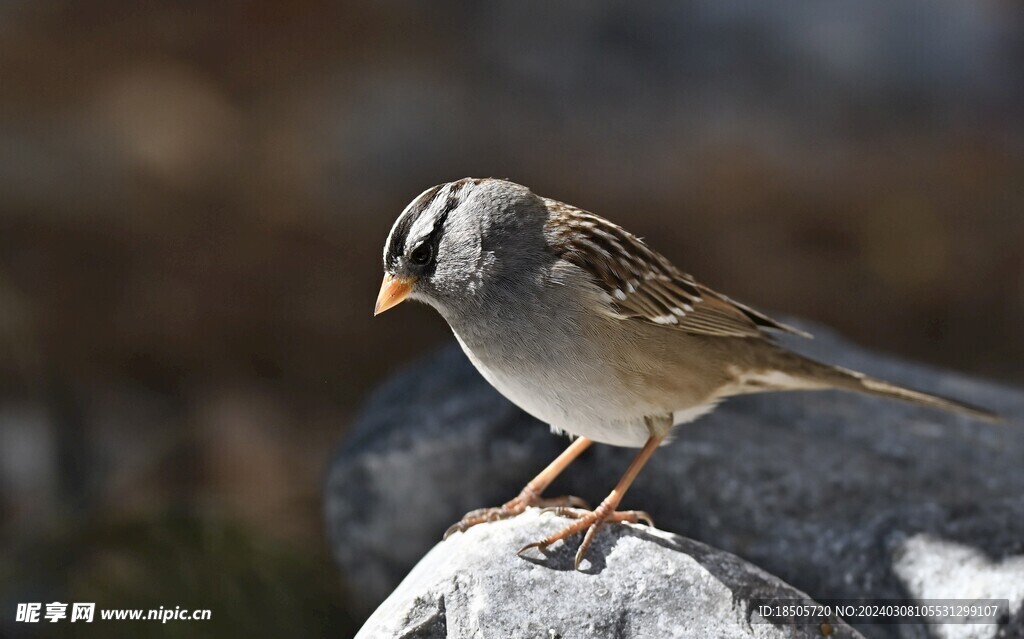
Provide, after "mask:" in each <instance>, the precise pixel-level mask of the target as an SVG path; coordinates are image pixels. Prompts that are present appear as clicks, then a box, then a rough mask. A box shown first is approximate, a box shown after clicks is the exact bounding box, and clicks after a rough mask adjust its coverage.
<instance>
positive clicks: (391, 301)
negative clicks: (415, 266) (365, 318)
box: [373, 273, 416, 316]
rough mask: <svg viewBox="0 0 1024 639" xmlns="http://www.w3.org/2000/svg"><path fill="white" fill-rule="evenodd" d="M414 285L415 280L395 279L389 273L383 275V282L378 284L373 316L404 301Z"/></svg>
mask: <svg viewBox="0 0 1024 639" xmlns="http://www.w3.org/2000/svg"><path fill="white" fill-rule="evenodd" d="M415 283H416V282H415V280H406V279H402V278H398V277H395V276H394V275H392V274H391V273H385V274H384V281H383V282H381V283H380V293H378V294H377V305H376V306H374V307H373V314H374V316H377V315H380V314H381V313H383V312H384V311H386V310H388V309H389V308H393V307H395V306H398V305H399V304H401V303H402V302H403V301H405V298H407V297H409V293H410V292H412V285H413V284H415Z"/></svg>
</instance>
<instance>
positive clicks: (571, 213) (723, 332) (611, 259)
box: [544, 198, 810, 337]
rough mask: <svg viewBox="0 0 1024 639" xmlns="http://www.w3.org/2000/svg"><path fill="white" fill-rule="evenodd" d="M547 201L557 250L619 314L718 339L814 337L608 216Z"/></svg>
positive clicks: (553, 240)
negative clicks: (743, 300)
mask: <svg viewBox="0 0 1024 639" xmlns="http://www.w3.org/2000/svg"><path fill="white" fill-rule="evenodd" d="M544 203H545V204H546V205H547V207H548V210H550V211H551V212H552V213H553V214H554V215H552V217H551V219H550V220H549V221H548V226H547V233H548V237H549V238H550V241H551V246H552V248H553V249H554V250H555V252H556V253H557V254H558V255H559V257H561V258H562V259H564V260H566V261H567V262H570V263H572V264H575V265H576V266H579V267H580V268H582V269H584V270H585V271H587V272H588V273H590V274H591V275H592V276H593V277H594V280H595V281H596V282H597V284H598V285H599V286H600V287H601V289H602V290H603V291H604V292H605V294H606V295H607V299H606V300H605V301H607V302H608V304H609V309H610V310H611V312H612V313H613V314H614V315H615V316H616V317H620V318H622V319H634V320H639V321H646V322H651V323H653V324H658V325H659V326H665V327H666V328H676V329H680V330H684V331H687V332H689V333H695V334H700V335H713V336H718V337H766V336H767V335H766V334H765V333H764V332H763V330H762V329H766V328H768V329H774V330H779V331H784V332H787V333H794V334H797V335H803V336H805V337H810V336H809V335H808V334H807V333H804V332H803V331H800V330H798V329H795V328H792V327H790V326H787V325H785V324H783V323H781V322H777V321H775V320H773V319H771V318H770V317H768V316H767V315H764V314H763V313H760V312H758V311H756V310H754V309H752V308H749V307H747V306H745V305H743V304H740V303H738V302H735V301H733V300H731V299H729V298H728V297H726V296H724V295H722V294H720V293H717V292H715V291H713V290H712V289H710V288H708V287H706V286H704V285H702V284H700V283H698V282H697V281H696V280H695V279H694V278H693V277H692V276H690V275H688V274H686V273H683V272H682V271H680V270H679V269H677V268H676V267H675V266H673V265H672V263H671V262H669V261H668V260H667V259H666V258H665V257H663V256H662V255H660V254H659V253H657V252H656V251H654V250H652V249H651V248H649V247H648V246H647V245H646V244H644V242H643V241H642V240H640V239H639V238H637V237H636V236H634V235H632V234H631V233H629V232H627V231H626V230H624V229H623V228H621V227H619V226H617V225H615V224H612V223H611V222H609V221H608V220H606V219H604V218H602V217H598V216H596V215H594V214H592V213H588V212H586V211H583V210H581V209H578V208H576V207H574V206H570V205H568V204H565V203H563V202H558V201H556V200H550V199H546V198H545V199H544Z"/></svg>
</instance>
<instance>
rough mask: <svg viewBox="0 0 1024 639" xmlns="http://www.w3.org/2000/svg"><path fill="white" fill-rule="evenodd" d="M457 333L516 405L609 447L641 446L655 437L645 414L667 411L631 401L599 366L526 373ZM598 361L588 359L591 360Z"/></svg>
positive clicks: (679, 419)
mask: <svg viewBox="0 0 1024 639" xmlns="http://www.w3.org/2000/svg"><path fill="white" fill-rule="evenodd" d="M455 336H456V339H458V341H459V344H460V345H461V346H462V349H463V351H465V353H466V356H467V357H468V358H469V360H470V361H471V362H472V363H473V365H474V366H475V367H476V368H477V370H479V371H480V374H481V375H482V376H483V377H484V379H486V380H487V381H488V382H489V383H490V384H491V385H492V386H494V387H495V388H496V389H497V390H498V391H499V392H500V393H501V394H502V395H504V396H505V397H506V398H508V399H509V400H510V401H511V402H512V403H514V404H515V405H516V406H518V407H520V408H521V409H523V410H524V411H526V412H527V413H529V414H530V415H532V416H533V417H536V418H537V419H539V420H540V421H542V422H545V423H547V424H550V425H551V428H552V430H554V431H555V432H565V433H569V434H572V435H577V436H580V437H586V438H588V439H591V440H593V441H595V442H598V443H602V444H608V445H611V446H624V447H629V448H640V447H642V446H643V445H644V444H645V443H646V442H647V440H648V439H649V438H650V437H651V431H650V429H649V428H648V425H647V422H646V420H645V416H650V415H655V414H657V412H661V411H662V410H663V409H655V408H654V407H644V406H640V405H637V404H636V403H635V402H630V400H629V398H628V397H627V396H626V394H625V393H623V392H622V389H621V388H620V383H619V381H618V379H616V378H615V376H614V375H613V374H611V373H610V371H605V370H602V369H600V368H599V367H595V366H593V365H591V366H584V365H583V364H580V363H576V364H572V363H571V362H570V364H569V365H568V366H566V367H565V368H564V369H561V370H559V369H557V368H554V369H551V368H548V369H544V368H542V367H535V368H534V369H531V370H530V372H529V373H528V374H524V373H522V372H520V371H519V368H518V367H517V366H515V365H514V364H508V363H504V364H506V365H501V364H499V363H496V362H493V361H492V362H487V363H485V362H483V361H482V360H481V358H480V357H479V356H478V355H477V354H476V353H474V351H473V349H471V348H470V347H469V346H468V345H467V344H466V343H465V342H464V341H463V339H462V338H461V337H460V336H459V334H458V333H455ZM594 361H595V360H589V362H590V363H591V364H592V363H593V362H594ZM597 361H599V360H597ZM496 364H497V365H496ZM558 389H563V390H561V391H559V390H558ZM569 389H582V391H578V392H574V391H573V390H569ZM714 407H715V403H710V404H703V405H700V406H695V407H689V408H684V409H681V410H675V411H672V415H673V424H682V423H686V422H689V421H692V420H694V419H696V418H697V417H699V416H701V415H703V414H705V413H707V412H708V411H710V410H712V409H714Z"/></svg>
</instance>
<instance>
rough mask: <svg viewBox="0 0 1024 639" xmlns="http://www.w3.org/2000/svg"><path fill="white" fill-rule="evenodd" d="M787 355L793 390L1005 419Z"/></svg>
mask: <svg viewBox="0 0 1024 639" xmlns="http://www.w3.org/2000/svg"><path fill="white" fill-rule="evenodd" d="M786 355H787V358H786V359H788V360H789V362H788V364H790V365H789V366H786V367H785V368H786V370H785V373H784V374H785V376H786V377H787V378H789V379H790V380H793V381H794V382H795V383H794V384H792V385H790V386H789V389H796V388H804V389H808V390H813V389H819V390H820V389H829V388H836V389H840V390H849V391H855V392H860V393H867V394H869V395H878V396H881V397H891V398H894V399H901V400H903V401H906V402H911V403H914V404H921V405H924V406H932V407H935V408H941V409H943V410H948V411H952V412H956V413H962V414H965V415H970V416H971V417H975V418H978V419H984V420H986V421H1002V417H1000V416H999V415H998V414H997V413H994V412H992V411H990V410H987V409H985V408H981V407H980V406H974V405H973V404H968V403H967V402H961V401H959V400H955V399H950V398H948V397H941V396H939V395H933V394H931V393H924V392H922V391H918V390H913V389H910V388H904V387H902V386H897V385H896V384H892V383H889V382H887V381H884V380H881V379H877V378H874V377H870V376H868V375H865V374H864V373H859V372H857V371H853V370H849V369H846V368H842V367H840V366H831V365H829V364H822V363H821V362H816V361H814V360H812V359H809V358H806V357H803V356H802V355H797V354H796V353H789V352H787V353H786Z"/></svg>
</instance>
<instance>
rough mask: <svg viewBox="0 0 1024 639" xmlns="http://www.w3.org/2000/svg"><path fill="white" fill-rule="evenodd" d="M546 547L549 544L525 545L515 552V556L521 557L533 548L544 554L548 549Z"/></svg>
mask: <svg viewBox="0 0 1024 639" xmlns="http://www.w3.org/2000/svg"><path fill="white" fill-rule="evenodd" d="M548 545H549V544H546V543H544V542H543V541H535V542H533V543H532V544H526V545H525V546H523V547H522V548H520V549H519V550H517V551H516V554H517V555H519V556H520V557H522V556H523V553H524V552H526V551H527V550H531V549H533V548H536V549H537V550H539V551H540V552H544V551H545V550H547V549H548Z"/></svg>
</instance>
